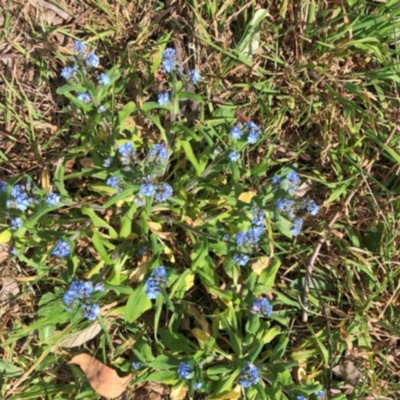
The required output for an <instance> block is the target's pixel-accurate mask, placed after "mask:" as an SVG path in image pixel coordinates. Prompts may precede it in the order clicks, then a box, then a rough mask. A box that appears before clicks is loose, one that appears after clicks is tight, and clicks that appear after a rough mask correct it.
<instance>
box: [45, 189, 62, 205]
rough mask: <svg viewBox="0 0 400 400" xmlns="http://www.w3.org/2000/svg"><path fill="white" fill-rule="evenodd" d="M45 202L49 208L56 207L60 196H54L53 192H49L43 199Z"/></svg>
mask: <svg viewBox="0 0 400 400" xmlns="http://www.w3.org/2000/svg"><path fill="white" fill-rule="evenodd" d="M45 202H46V203H47V204H48V205H49V206H50V207H55V206H57V205H58V203H59V202H60V196H59V195H58V194H55V193H53V192H49V193H48V194H47V197H46V199H45Z"/></svg>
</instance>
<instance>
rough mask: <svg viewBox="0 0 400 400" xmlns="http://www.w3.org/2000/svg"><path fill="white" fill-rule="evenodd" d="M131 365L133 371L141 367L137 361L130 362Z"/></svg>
mask: <svg viewBox="0 0 400 400" xmlns="http://www.w3.org/2000/svg"><path fill="white" fill-rule="evenodd" d="M131 366H132V369H134V370H135V371H139V369H140V368H141V367H142V364H141V363H139V362H133V363H132V364H131Z"/></svg>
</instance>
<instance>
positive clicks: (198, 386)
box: [193, 382, 203, 390]
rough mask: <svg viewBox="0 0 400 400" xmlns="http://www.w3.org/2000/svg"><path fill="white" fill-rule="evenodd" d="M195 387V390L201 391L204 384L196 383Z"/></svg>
mask: <svg viewBox="0 0 400 400" xmlns="http://www.w3.org/2000/svg"><path fill="white" fill-rule="evenodd" d="M193 387H194V390H199V389H201V388H202V387H203V384H202V382H196V383H195V384H194V386H193Z"/></svg>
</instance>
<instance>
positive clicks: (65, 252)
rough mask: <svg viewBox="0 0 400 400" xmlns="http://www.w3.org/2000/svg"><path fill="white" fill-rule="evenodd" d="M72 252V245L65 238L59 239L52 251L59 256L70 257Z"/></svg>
mask: <svg viewBox="0 0 400 400" xmlns="http://www.w3.org/2000/svg"><path fill="white" fill-rule="evenodd" d="M70 253H71V247H70V245H69V244H68V243H67V242H65V241H64V240H58V241H57V243H56V244H55V246H54V247H53V250H52V251H51V254H52V255H53V256H55V257H58V258H64V257H68V256H69V255H70Z"/></svg>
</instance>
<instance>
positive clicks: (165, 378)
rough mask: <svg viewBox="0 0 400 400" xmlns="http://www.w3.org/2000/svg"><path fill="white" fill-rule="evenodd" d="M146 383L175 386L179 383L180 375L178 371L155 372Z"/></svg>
mask: <svg viewBox="0 0 400 400" xmlns="http://www.w3.org/2000/svg"><path fill="white" fill-rule="evenodd" d="M146 381H150V382H157V383H168V384H175V383H177V382H178V374H177V373H176V371H158V372H153V373H152V374H150V375H149V376H148V377H147V378H146Z"/></svg>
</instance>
